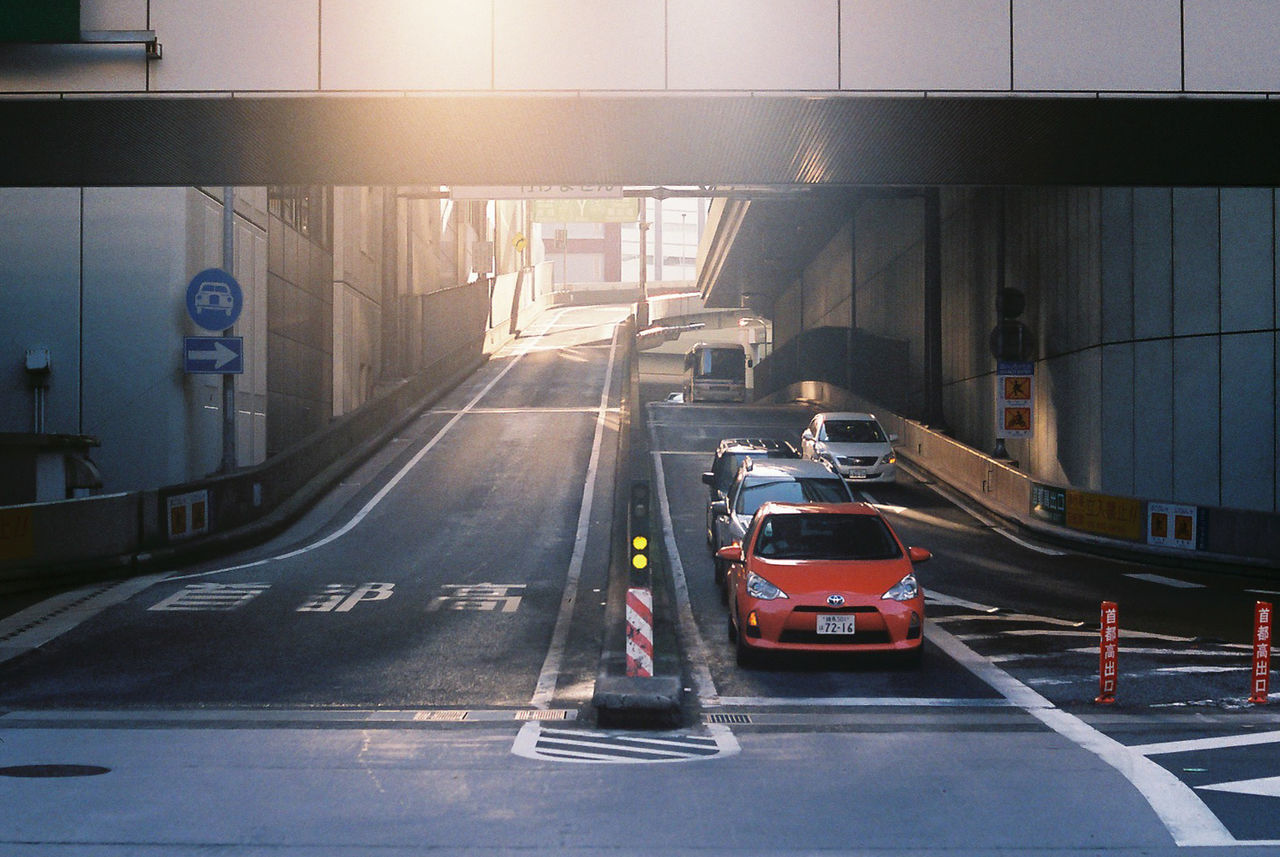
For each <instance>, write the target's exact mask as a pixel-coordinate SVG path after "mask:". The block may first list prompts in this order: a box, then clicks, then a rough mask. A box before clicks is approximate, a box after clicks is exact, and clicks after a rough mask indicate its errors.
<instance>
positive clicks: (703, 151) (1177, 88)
mask: <svg viewBox="0 0 1280 857" xmlns="http://www.w3.org/2000/svg"><path fill="white" fill-rule="evenodd" d="M60 5H62V6H67V5H70V6H72V7H75V8H76V9H77V10H78V18H77V20H76V21H74V22H71V21H67V22H59V21H53V22H51V23H50V25H49V26H51V27H52V26H55V25H62V26H63V28H64V31H65V30H66V29H67V28H70V29H71V30H72V31H73V32H74V31H75V30H78V31H79V32H80V33H81V34H82V36H81V38H73V37H72V36H69V35H57V34H56V33H55V32H50V33H48V34H46V35H45V36H44V38H47V39H49V40H60V41H62V43H55V44H47V43H46V44H37V43H28V44H12V43H10V44H7V45H4V46H0V94H3V95H4V96H7V97H4V98H0V118H3V120H4V121H3V122H0V129H3V130H0V147H2V148H3V151H4V152H5V155H6V156H5V158H4V159H3V163H0V185H11V186H12V185H64V186H65V185H92V186H101V185H199V184H211V185H223V184H235V185H260V184H271V183H277V184H279V183H299V184H301V183H326V184H365V185H370V184H451V183H453V184H473V185H493V184H505V185H520V184H525V183H563V184H614V185H617V184H628V185H655V184H669V185H670V184H682V185H716V186H722V185H742V184H747V185H760V184H766V185H770V184H781V185H792V184H800V185H806V186H809V185H837V186H838V185H848V184H855V185H866V184H870V185H886V184H887V185H924V184H931V185H937V184H984V185H995V184H1002V185H1006V184H1032V185H1044V184H1087V185H1107V184H1111V185H1270V184H1280V160H1278V159H1277V157H1276V155H1275V153H1274V150H1273V147H1272V146H1271V145H1270V143H1271V141H1272V140H1274V138H1275V133H1274V132H1275V131H1276V130H1277V128H1276V122H1277V120H1276V118H1275V114H1276V111H1275V110H1274V109H1273V107H1274V105H1271V104H1270V103H1269V99H1270V98H1271V96H1272V95H1273V94H1274V93H1275V92H1277V91H1280V73H1277V72H1276V68H1277V67H1278V64H1277V62H1276V60H1277V48H1276V47H1275V46H1276V44H1277V42H1278V41H1280V40H1278V39H1277V35H1280V20H1277V15H1276V13H1275V11H1274V8H1273V7H1272V6H1271V5H1270V4H1268V3H1265V2H1234V0H1131V2H1126V3H1109V2H1103V0H1067V2H1058V3H1046V2H1043V1H1042V0H894V2H888V0H796V2H791V3H787V4H779V3H771V2H761V0H755V2H741V0H680V2H659V0H648V2H640V3H634V2H632V3H624V2H617V0H606V2H596V3H590V4H579V3H563V2H561V3H554V2H526V0H494V2H492V3H491V4H466V6H464V7H462V8H460V7H459V6H458V4H456V3H451V2H443V0H434V2H419V0H381V2H378V3H375V4H369V3H364V2H358V0H282V2H279V3H272V4H269V5H266V6H263V5H262V4H254V3H251V2H247V0H232V2H223V3H218V4H213V5H209V6H202V7H192V6H191V5H190V4H184V3H180V2H177V0H153V2H150V3H146V4H141V3H120V2H107V0H84V2H82V3H81V4H78V6H77V4H65V3H64V4H60ZM112 33H115V34H116V36H115V37H114V39H115V41H116V43H112V39H113V37H112V35H111V34H112ZM12 38H15V37H13V36H10V37H9V38H8V39H6V41H9V40H10V39H12ZM25 38H27V39H28V40H30V41H33V42H34V40H36V39H38V38H40V35H39V34H38V33H37V34H36V35H34V36H33V35H27V36H26V37H25Z"/></svg>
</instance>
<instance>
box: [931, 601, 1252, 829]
mask: <svg viewBox="0 0 1280 857" xmlns="http://www.w3.org/2000/svg"><path fill="white" fill-rule="evenodd" d="M926 621H927V620H926ZM927 624H928V625H929V629H928V630H927V631H926V632H925V636H926V637H927V638H928V639H929V640H930V641H931V642H932V643H933V644H934V645H936V646H937V647H938V648H939V649H941V650H942V651H943V652H945V653H946V654H947V655H949V656H951V657H952V658H953V659H954V660H956V661H957V662H958V663H959V664H960V665H961V666H963V667H965V668H966V669H968V670H969V671H970V672H972V673H973V674H974V675H975V676H977V677H978V678H980V679H982V680H983V681H985V682H986V683H987V684H989V685H991V687H993V688H995V690H996V691H997V692H999V693H1000V694H1001V695H1003V696H1004V697H1005V698H1006V699H1008V700H1009V701H1010V702H1012V703H1013V704H1015V705H1017V706H1019V707H1021V708H1023V709H1024V710H1025V711H1026V712H1027V713H1028V714H1030V715H1031V716H1032V717H1035V718H1036V719H1037V720H1039V721H1040V722H1041V723H1044V724H1045V725H1046V726H1048V727H1049V728H1050V729H1052V730H1053V731H1055V732H1057V733H1058V734H1059V735H1061V736H1063V737H1064V738H1066V739H1068V740H1070V741H1073V742H1074V743H1076V744H1077V745H1079V746H1080V747H1082V748H1084V749H1086V750H1088V751H1090V752H1091V753H1093V754H1094V755H1096V756H1097V757H1098V758H1099V759H1101V760H1102V761H1104V762H1106V763H1107V764H1108V765H1110V766H1111V767H1113V768H1115V769H1116V770H1117V771H1119V772H1120V774H1121V775H1122V776H1123V777H1124V778H1125V779H1127V780H1128V781H1129V782H1130V783H1131V784H1132V785H1133V786H1134V788H1136V789H1137V790H1138V792H1139V793H1140V794H1141V795H1142V796H1143V797H1144V798H1145V799H1146V801H1147V803H1148V804H1149V805H1150V806H1151V809H1152V810H1154V811H1155V813H1156V815H1157V816H1159V818H1160V821H1161V822H1163V824H1164V826H1165V829H1167V830H1168V831H1169V834H1170V835H1171V836H1172V837H1173V839H1174V841H1175V842H1176V843H1177V844H1178V845H1180V846H1193V845H1194V846H1220V845H1236V844H1239V843H1238V842H1237V840H1236V839H1235V837H1233V836H1232V835H1231V833H1230V831H1228V830H1227V828H1226V827H1225V826H1224V825H1223V824H1222V822H1221V821H1220V820H1219V819H1218V817H1217V816H1216V815H1214V814H1213V813H1212V812H1210V811H1209V808H1208V807H1207V806H1205V805H1204V802H1203V801H1201V800H1200V798H1199V797H1198V796H1197V795H1196V793H1195V791H1194V790H1192V789H1191V787H1190V786H1188V785H1187V784H1186V783H1184V782H1182V781H1181V780H1179V779H1178V778H1177V777H1176V776H1174V775H1173V774H1172V773H1170V772H1169V771H1166V770H1165V769H1164V768H1162V767H1161V766H1160V765H1158V764H1156V763H1155V762H1153V761H1151V760H1150V759H1148V758H1147V757H1146V756H1145V755H1143V754H1142V753H1139V752H1137V751H1135V750H1134V749H1133V748H1132V747H1126V746H1124V745H1123V744H1121V743H1120V742H1119V741H1116V740H1115V739H1113V738H1108V737H1107V736H1106V735H1104V734H1102V733H1101V732H1099V731H1098V730H1097V729H1094V728H1093V727H1092V726H1090V725H1089V724H1087V723H1085V722H1084V721H1083V720H1081V719H1080V718H1078V717H1076V716H1074V715H1072V714H1068V713H1067V712H1065V711H1062V710H1061V709H1058V708H1055V707H1054V706H1053V703H1051V702H1050V701H1049V700H1048V699H1046V698H1045V697H1043V696H1041V695H1040V694H1039V693H1037V692H1036V691H1034V690H1032V689H1031V688H1030V687H1029V686H1027V685H1025V684H1023V683H1022V682H1020V681H1018V680H1017V679H1016V678H1014V677H1013V676H1011V675H1009V673H1007V672H1005V671H1004V670H1002V669H1000V668H999V667H998V666H996V665H995V664H993V663H991V662H990V661H989V660H986V659H984V658H982V657H981V656H979V655H978V654H977V653H976V652H974V651H973V650H972V649H970V648H969V647H968V646H966V645H965V644H964V643H962V642H960V641H959V640H957V639H956V638H955V637H953V636H952V635H951V634H950V633H949V632H947V631H946V630H944V629H943V628H941V627H939V626H938V625H935V624H933V623H932V622H928V623H927Z"/></svg>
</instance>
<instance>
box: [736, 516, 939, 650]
mask: <svg viewBox="0 0 1280 857" xmlns="http://www.w3.org/2000/svg"><path fill="white" fill-rule="evenodd" d="M716 555H717V556H719V557H720V558H721V559H723V560H725V561H726V562H727V563H728V575H727V578H726V582H725V585H726V586H727V588H728V600H729V638H730V640H732V641H733V642H735V643H736V644H737V655H738V663H739V664H740V665H742V666H752V665H754V664H755V663H756V661H757V660H758V658H757V656H758V655H760V654H762V653H765V652H810V653H855V652H887V653H897V654H898V656H900V657H901V658H902V659H903V660H904V661H906V662H908V663H912V664H915V663H919V661H920V657H921V654H922V652H923V645H924V591H923V590H922V589H921V588H920V584H919V582H917V580H916V576H915V571H914V564H915V563H920V562H924V561H925V560H927V559H929V558H930V557H931V556H932V554H931V553H930V552H929V551H927V550H925V549H924V548H908V547H906V546H904V545H903V544H902V541H901V539H899V538H898V536H897V534H896V533H895V532H894V531H893V528H892V527H890V526H889V523H888V522H887V521H886V520H885V519H884V518H883V517H882V516H881V514H880V513H879V512H878V511H876V509H874V508H873V507H871V506H869V505H867V504H866V503H838V504H829V503H822V504H818V503H804V504H792V503H772V502H770V503H765V504H764V505H763V506H761V507H760V508H759V510H758V511H757V512H756V514H755V516H754V517H753V518H752V520H751V525H750V526H749V527H748V529H747V532H746V534H745V536H744V537H743V540H742V543H741V544H736V543H735V544H732V545H729V546H727V547H724V548H721V549H720V550H719V551H718V552H717V554H716Z"/></svg>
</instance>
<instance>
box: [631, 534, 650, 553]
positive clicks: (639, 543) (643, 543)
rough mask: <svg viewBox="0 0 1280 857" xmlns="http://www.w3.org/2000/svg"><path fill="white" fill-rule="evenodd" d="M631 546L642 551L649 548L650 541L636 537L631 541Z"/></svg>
mask: <svg viewBox="0 0 1280 857" xmlns="http://www.w3.org/2000/svg"><path fill="white" fill-rule="evenodd" d="M631 546H632V547H633V548H635V549H636V550H638V551H642V550H644V549H645V548H647V547H648V546H649V540H648V539H647V538H645V537H644V536H636V537H635V538H633V539H632V540H631Z"/></svg>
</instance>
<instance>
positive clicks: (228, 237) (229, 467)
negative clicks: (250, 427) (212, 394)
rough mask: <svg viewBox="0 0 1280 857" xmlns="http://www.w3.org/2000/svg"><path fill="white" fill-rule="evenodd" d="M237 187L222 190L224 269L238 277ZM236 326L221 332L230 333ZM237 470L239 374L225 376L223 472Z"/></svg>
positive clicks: (223, 396) (223, 378) (223, 386)
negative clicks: (236, 273) (237, 381)
mask: <svg viewBox="0 0 1280 857" xmlns="http://www.w3.org/2000/svg"><path fill="white" fill-rule="evenodd" d="M235 230H236V190H235V188H233V187H224V188H223V189H222V269H223V270H224V271H226V272H227V273H228V274H230V275H231V276H233V277H234V276H235ZM233 330H234V325H233V326H232V327H228V328H227V329H226V330H224V331H222V335H223V336H231V335H232V331H233ZM235 469H236V376H235V375H223V376H222V467H221V470H222V472H223V473H231V472H232V471H234V470H235Z"/></svg>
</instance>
